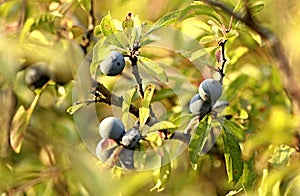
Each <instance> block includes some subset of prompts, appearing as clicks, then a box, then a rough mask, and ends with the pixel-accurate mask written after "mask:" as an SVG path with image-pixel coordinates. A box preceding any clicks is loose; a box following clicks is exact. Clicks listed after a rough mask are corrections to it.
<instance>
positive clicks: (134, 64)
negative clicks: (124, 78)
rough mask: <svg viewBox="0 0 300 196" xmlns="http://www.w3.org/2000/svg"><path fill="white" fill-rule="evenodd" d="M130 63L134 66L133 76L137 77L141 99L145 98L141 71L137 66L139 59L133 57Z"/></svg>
mask: <svg viewBox="0 0 300 196" xmlns="http://www.w3.org/2000/svg"><path fill="white" fill-rule="evenodd" d="M130 61H131V66H132V74H133V75H134V77H135V80H136V82H137V84H138V91H139V93H140V96H141V98H142V99H143V98H144V90H143V85H142V81H143V80H142V78H141V76H140V74H139V69H138V65H137V57H136V56H131V57H130Z"/></svg>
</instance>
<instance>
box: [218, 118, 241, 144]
mask: <svg viewBox="0 0 300 196" xmlns="http://www.w3.org/2000/svg"><path fill="white" fill-rule="evenodd" d="M222 120H223V122H224V123H223V127H226V129H228V130H230V132H231V133H232V134H234V136H235V137H237V139H238V140H244V129H243V127H242V126H241V125H239V124H238V123H236V122H234V121H231V120H226V119H222Z"/></svg>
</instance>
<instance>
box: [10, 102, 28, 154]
mask: <svg viewBox="0 0 300 196" xmlns="http://www.w3.org/2000/svg"><path fill="white" fill-rule="evenodd" d="M27 116H28V113H27V112H26V110H25V108H24V106H20V107H19V109H18V110H17V112H16V114H15V116H14V117H13V120H12V123H11V130H10V143H11V146H12V148H13V150H14V151H15V152H16V153H19V152H20V151H21V146H22V142H23V139H24V136H25V132H26V129H27V126H28V120H27V119H28V118H27Z"/></svg>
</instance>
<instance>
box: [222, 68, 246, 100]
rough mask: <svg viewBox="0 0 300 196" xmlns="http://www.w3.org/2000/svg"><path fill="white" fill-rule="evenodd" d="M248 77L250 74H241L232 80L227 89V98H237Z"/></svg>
mask: <svg viewBox="0 0 300 196" xmlns="http://www.w3.org/2000/svg"><path fill="white" fill-rule="evenodd" d="M248 79H249V76H247V75H245V74H241V75H240V76H238V77H237V78H236V79H235V80H234V81H232V82H231V83H230V84H229V86H228V89H227V90H226V99H227V100H228V101H230V100H232V99H233V98H235V96H236V95H237V93H238V92H239V91H240V90H241V89H242V87H243V86H245V84H246V82H247V80H248Z"/></svg>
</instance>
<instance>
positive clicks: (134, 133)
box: [121, 128, 141, 149]
mask: <svg viewBox="0 0 300 196" xmlns="http://www.w3.org/2000/svg"><path fill="white" fill-rule="evenodd" d="M140 139H141V133H140V132H139V130H138V129H135V128H132V129H130V130H128V131H127V132H126V133H125V135H124V136H123V137H122V142H121V143H122V145H123V146H124V147H125V148H128V149H132V148H134V147H135V146H136V145H137V143H138V142H139V140H140Z"/></svg>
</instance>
